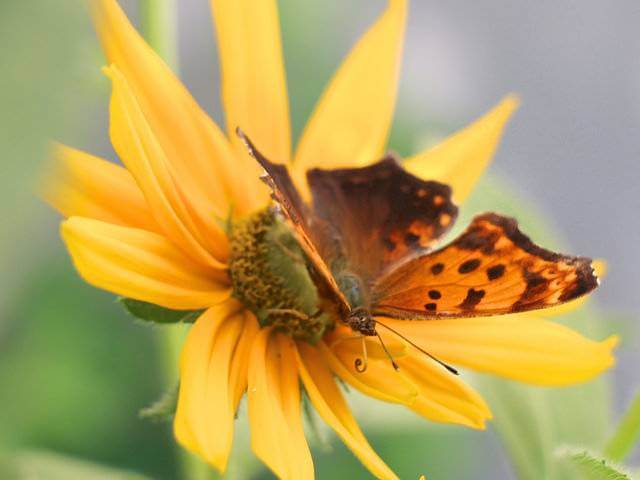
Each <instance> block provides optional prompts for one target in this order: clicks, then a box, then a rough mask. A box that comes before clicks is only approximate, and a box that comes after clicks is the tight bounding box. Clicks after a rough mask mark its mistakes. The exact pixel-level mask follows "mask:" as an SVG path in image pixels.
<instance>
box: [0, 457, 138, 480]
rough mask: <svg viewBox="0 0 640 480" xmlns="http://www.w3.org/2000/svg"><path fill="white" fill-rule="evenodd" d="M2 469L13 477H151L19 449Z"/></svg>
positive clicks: (135, 479)
mask: <svg viewBox="0 0 640 480" xmlns="http://www.w3.org/2000/svg"><path fill="white" fill-rule="evenodd" d="M0 471H1V472H2V473H3V475H4V473H5V472H11V476H10V477H4V476H3V477H2V478H11V479H14V480H29V479H36V478H46V479H47V480H148V477H145V476H143V475H140V474H137V473H133V472H128V471H123V470H117V469H114V468H111V467H106V466H104V465H99V464H96V463H93V462H89V461H86V460H81V459H78V458H73V457H70V456H66V455H61V454H57V453H53V452H45V451H26V452H19V453H17V454H15V455H13V456H12V457H11V458H7V459H6V460H4V459H3V461H2V462H1V463H0Z"/></svg>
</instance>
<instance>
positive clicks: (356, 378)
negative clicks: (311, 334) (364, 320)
mask: <svg viewBox="0 0 640 480" xmlns="http://www.w3.org/2000/svg"><path fill="white" fill-rule="evenodd" d="M358 343H360V342H358ZM318 348H319V349H320V352H321V353H322V357H323V359H324V361H325V362H326V363H327V365H329V368H331V370H332V371H333V373H335V374H336V375H337V376H338V377H340V378H341V379H342V380H344V381H345V382H347V383H348V384H349V385H351V386H352V387H354V388H356V389H357V390H360V391H361V392H362V393H364V394H365V395H369V396H370V397H374V398H377V399H379V400H383V401H386V402H394V403H403V404H406V405H410V404H411V403H413V401H414V400H415V398H416V396H417V395H418V390H417V388H416V387H415V386H414V385H413V384H412V383H411V382H410V381H408V380H407V379H406V378H405V376H404V374H403V373H402V372H399V371H395V370H394V369H393V367H392V366H391V362H390V361H389V359H388V358H386V357H385V358H384V359H376V358H374V357H369V359H368V361H367V369H366V370H365V371H364V372H358V371H356V369H355V361H356V359H360V360H363V356H362V351H359V352H356V353H354V352H352V351H350V350H348V349H342V348H340V346H338V347H335V348H333V350H332V349H330V348H329V347H328V346H327V345H325V344H324V342H320V343H319V344H318ZM394 358H395V357H394Z"/></svg>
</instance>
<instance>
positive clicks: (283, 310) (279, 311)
mask: <svg viewBox="0 0 640 480" xmlns="http://www.w3.org/2000/svg"><path fill="white" fill-rule="evenodd" d="M267 312H268V313H269V314H270V315H271V314H273V315H291V316H292V317H296V318H299V319H300V320H311V319H312V318H316V315H315V314H314V315H312V316H309V315H307V314H306V313H304V312H301V311H299V310H294V309H293V308H270V309H269V310H267Z"/></svg>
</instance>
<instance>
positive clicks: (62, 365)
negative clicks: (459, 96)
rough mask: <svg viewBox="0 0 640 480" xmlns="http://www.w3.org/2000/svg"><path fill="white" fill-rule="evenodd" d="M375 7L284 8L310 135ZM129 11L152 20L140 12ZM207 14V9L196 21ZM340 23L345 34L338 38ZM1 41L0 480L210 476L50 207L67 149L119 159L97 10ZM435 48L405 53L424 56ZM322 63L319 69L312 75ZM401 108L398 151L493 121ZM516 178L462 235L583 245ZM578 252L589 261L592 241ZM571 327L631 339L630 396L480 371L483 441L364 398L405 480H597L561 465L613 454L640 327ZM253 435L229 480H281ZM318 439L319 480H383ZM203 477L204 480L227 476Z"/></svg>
mask: <svg viewBox="0 0 640 480" xmlns="http://www.w3.org/2000/svg"><path fill="white" fill-rule="evenodd" d="M196 3H198V4H206V2H204V1H202V2H195V1H189V2H184V4H182V3H181V4H180V7H181V8H180V26H181V27H182V28H181V32H183V31H184V30H189V35H188V36H187V34H186V33H181V37H180V39H181V44H180V45H181V48H180V54H181V55H180V56H181V66H182V70H183V72H184V78H185V80H186V82H187V84H188V85H189V86H190V87H191V88H192V89H193V91H194V93H195V95H196V97H197V98H198V99H199V100H201V101H202V102H203V104H204V105H205V106H206V108H207V109H208V110H209V111H210V112H211V113H212V114H213V115H214V117H216V118H217V119H218V120H221V115H220V108H219V101H218V99H217V89H216V87H217V85H216V83H215V82H216V78H217V73H216V68H217V66H216V63H215V61H216V59H215V52H214V49H215V45H214V42H213V36H212V32H211V27H210V25H209V22H208V18H207V17H206V16H205V15H199V16H198V15H195V14H193V13H192V12H190V11H189V8H191V7H192V6H193V5H195V4H196ZM302 3H304V6H302V7H301V4H302ZM363 3H366V2H362V1H360V2H354V5H352V6H349V7H346V8H347V10H348V13H349V15H346V16H345V15H344V11H343V10H341V8H342V7H341V6H340V5H341V4H340V2H322V3H321V2H295V1H294V0H286V1H282V2H280V4H281V20H282V23H283V35H284V44H285V54H286V58H287V70H288V75H289V90H290V92H291V97H292V102H291V104H292V118H293V122H294V131H295V133H296V134H299V132H300V130H301V127H302V125H303V122H304V119H305V118H306V117H307V115H308V114H309V112H310V110H311V108H312V106H313V103H314V102H315V99H316V98H317V96H318V94H319V93H320V91H321V89H322V87H323V85H324V83H325V82H326V80H327V79H328V78H329V77H330V75H331V72H332V70H333V68H335V65H336V63H337V61H338V60H339V59H340V57H341V56H342V55H343V54H344V53H345V51H346V45H349V44H350V43H352V42H353V41H354V40H355V38H356V37H357V36H358V34H359V33H361V31H362V30H363V29H364V28H365V26H366V25H367V24H368V23H370V21H371V20H372V19H373V18H374V17H375V14H376V12H377V11H379V10H380V9H381V7H382V6H383V4H384V3H383V2H382V1H379V2H376V3H373V4H371V5H369V4H367V5H366V6H363V5H362V4H363ZM416 3H417V2H416ZM126 7H127V11H128V12H129V13H130V14H131V15H132V16H133V17H134V18H136V15H137V8H136V2H133V1H132V2H126ZM193 8H196V7H193ZM206 8H207V7H206V5H198V6H197V9H198V10H196V11H202V12H204V11H205V10H206ZM329 24H331V25H334V28H335V29H336V31H337V32H341V31H342V30H341V29H343V30H344V31H345V32H346V33H344V34H342V33H337V34H336V35H333V34H332V32H329V31H327V25H329ZM410 25H411V22H410ZM185 26H189V27H190V28H189V29H185V28H184V27H185ZM420 28H425V29H428V28H429V25H426V26H424V27H420ZM414 30H415V29H414ZM436 31H437V29H436ZM0 32H1V33H0V35H2V47H0V59H1V61H2V62H1V64H2V66H3V75H2V77H1V78H0V105H1V106H2V108H1V113H0V151H1V152H2V161H1V163H0V165H1V173H2V175H0V182H1V183H0V208H1V209H2V212H1V213H2V227H1V236H0V242H1V243H0V265H1V266H2V269H0V282H1V287H2V288H0V478H2V479H4V478H43V479H49V478H53V479H57V478H60V479H63V478H78V479H80V478H90V479H91V478H138V476H137V475H140V476H141V478H142V477H147V478H157V479H181V478H185V474H184V473H183V472H184V471H185V464H186V465H187V468H190V469H191V470H192V471H197V470H199V468H198V467H194V466H193V463H192V462H193V460H188V459H187V460H185V455H184V454H183V453H180V452H179V450H178V449H177V447H176V446H175V445H174V443H173V440H172V435H171V428H170V425H169V424H167V423H153V422H150V421H147V420H142V419H140V418H139V417H138V411H139V410H140V409H141V408H142V407H144V406H146V405H148V404H149V403H151V402H153V401H154V400H155V399H156V398H157V397H158V396H159V395H160V394H161V393H162V392H163V391H164V390H165V389H166V387H167V385H170V384H171V383H172V382H173V379H170V378H167V375H166V373H165V371H164V366H165V365H166V361H167V360H166V355H167V347H166V343H165V342H164V341H163V340H162V338H163V334H162V333H161V332H159V331H158V328H151V327H149V326H147V325H142V324H141V323H137V322H135V321H133V320H132V319H131V318H129V317H128V316H127V315H126V314H125V313H124V312H123V310H122V309H121V308H120V307H119V306H118V305H117V304H116V303H115V301H114V298H113V296H112V295H109V294H106V293H103V292H100V291H98V290H96V289H93V288H91V287H89V286H88V285H86V284H84V283H83V282H82V281H81V280H80V279H79V277H78V276H77V275H76V273H75V272H74V271H73V269H72V267H71V263H70V261H69V259H68V257H67V254H66V252H65V251H64V248H63V245H62V243H61V241H60V239H59V236H58V233H57V228H58V227H57V225H58V222H59V220H58V218H57V215H56V214H55V213H54V212H52V211H51V210H49V209H48V208H47V207H46V206H45V205H43V204H42V203H41V202H40V201H39V200H38V199H37V197H36V195H35V191H36V188H37V182H38V180H39V177H40V172H41V169H42V166H43V163H44V162H45V160H46V158H47V154H48V149H49V146H50V140H52V139H59V140H62V141H64V142H65V143H69V144H72V145H74V146H77V147H79V148H84V149H88V150H91V151H94V152H97V153H100V154H103V155H105V156H107V157H109V158H114V156H113V153H112V152H111V151H110V149H109V147H108V139H107V130H106V129H107V119H106V105H107V101H108V95H109V90H108V84H107V81H106V79H105V78H103V77H102V76H101V74H100V66H101V65H102V62H103V60H102V57H101V54H100V51H99V48H98V45H97V42H96V40H95V38H94V34H93V32H92V29H91V26H90V24H89V21H88V17H87V15H86V11H85V4H84V2H81V1H77V0H55V1H54V0H49V1H47V0H40V1H36V0H25V1H20V2H13V1H3V2H0ZM183 36H184V38H183ZM409 38H410V39H411V38H415V35H414V36H413V37H411V36H410V37H409ZM444 38H445V39H446V38H447V36H446V35H445V36H444ZM420 48H421V45H420V44H418V45H412V44H411V43H408V44H407V49H408V50H413V51H415V50H419V49H420ZM309 52H313V57H312V58H313V68H309V65H308V63H306V62H305V58H306V57H308V55H309ZM411 58H415V54H414V55H413V56H412V57H411ZM636 60H637V59H636ZM405 71H406V70H405ZM410 71H412V70H410ZM429 75H430V76H438V75H439V72H438V71H431V72H429ZM517 86H518V85H516V86H514V87H517ZM508 88H513V87H508ZM507 91H508V89H507V90H504V91H500V92H499V94H502V93H507ZM484 93H485V94H486V90H485V91H484ZM405 95H406V91H405ZM402 98H403V97H402V96H401V105H400V106H401V108H400V110H399V112H398V115H397V117H396V122H395V125H394V130H393V134H392V138H391V143H390V145H391V147H392V148H393V149H395V150H396V151H399V152H400V153H409V152H412V151H414V150H415V148H416V146H417V145H419V144H420V145H422V144H424V143H429V142H432V141H433V140H435V139H437V138H438V137H440V136H441V135H442V134H444V133H448V132H450V131H452V130H454V129H455V128H459V127H460V126H462V124H463V123H464V122H465V121H468V120H471V119H472V118H473V117H474V116H475V115H478V114H479V113H481V112H482V110H483V109H485V108H488V107H489V106H490V103H487V104H485V105H482V108H479V109H475V106H476V104H475V103H474V102H469V104H468V105H469V111H466V110H467V109H465V107H464V103H463V104H462V105H460V104H457V105H456V106H455V108H456V109H457V112H458V113H456V114H454V115H451V116H448V117H447V116H445V117H444V118H442V117H441V116H438V115H437V113H438V112H434V114H433V116H431V117H428V116H427V117H425V113H424V112H422V111H419V112H418V111H416V110H415V109H412V108H411V106H410V105H407V103H408V102H406V101H404V102H403V101H402ZM497 98H498V96H494V97H493V98H492V99H491V100H490V101H489V102H492V101H494V100H497ZM525 100H527V101H529V100H530V99H527V98H525ZM436 110H437V109H436ZM460 112H462V113H460ZM458 118H462V119H464V120H462V122H461V123H460V122H458ZM508 136H509V133H507V137H508ZM499 158H502V157H500V156H499ZM538 161H539V160H538ZM507 170H508V169H507ZM506 173H508V172H505V171H502V170H500V169H499V168H498V169H495V170H492V173H491V175H490V176H488V177H487V178H486V179H484V180H483V182H482V184H481V185H480V187H479V188H478V189H477V191H476V192H475V194H474V196H473V198H472V199H471V201H470V202H469V204H466V205H465V210H464V215H463V218H462V219H461V220H460V224H464V223H465V220H466V219H468V218H469V217H470V216H471V215H472V214H473V213H476V212H478V211H481V210H499V211H502V212H504V213H507V214H512V215H516V216H518V217H519V218H520V219H521V221H522V224H523V227H524V228H525V229H526V230H527V231H531V232H534V238H535V239H536V240H539V241H545V242H546V243H547V244H548V245H550V246H556V247H563V246H566V245H567V244H572V243H574V242H569V241H567V240H564V239H563V237H564V236H565V235H566V232H565V231H564V230H563V229H559V228H552V227H553V225H554V223H555V222H556V221H557V220H558V219H557V218H555V217H553V216H549V215H544V216H543V215H541V214H540V213H539V212H537V210H536V209H535V208H534V205H535V204H536V203H535V202H532V201H530V200H526V199H524V198H523V197H526V195H524V196H523V195H522V192H520V191H519V190H520V189H519V188H515V187H514V186H513V185H514V180H513V179H512V177H511V176H505V174H506ZM633 173H637V172H630V174H633ZM507 178H509V179H510V180H509V181H507V180H506V179H507ZM581 214H583V215H587V216H588V212H587V213H584V211H582V212H581ZM578 243H580V244H581V245H588V244H589V242H588V238H587V239H586V240H585V239H584V237H583V236H581V237H580V240H579V242H578ZM616 253H618V252H616ZM606 254H607V251H603V252H602V255H603V256H605V255H606ZM633 255H634V258H633V259H632V260H633V261H637V257H638V255H637V253H635V252H633ZM608 310H615V309H614V308H608ZM627 310H631V309H629V308H627ZM566 322H567V323H568V324H571V326H572V327H574V328H577V329H579V330H581V331H584V332H586V333H588V334H589V335H591V336H593V337H597V338H603V337H604V336H605V335H606V334H608V333H611V332H614V331H615V332H620V333H622V335H623V338H624V340H625V342H624V343H623V346H622V349H621V359H622V360H621V362H622V369H621V371H622V372H623V373H622V374H619V375H617V377H616V385H617V388H614V385H612V382H611V380H612V379H611V378H609V377H603V378H601V379H598V380H597V381H594V382H592V383H590V384H588V385H586V386H581V387H572V388H565V389H558V390H553V391H552V390H548V389H541V388H529V387H525V386H521V385H514V384H509V383H507V382H503V381H501V380H496V379H487V378H475V377H472V376H471V375H470V374H467V373H465V376H466V377H467V378H471V379H472V381H473V382H474V383H476V384H477V386H478V388H479V389H480V390H481V391H482V392H483V393H484V394H485V395H486V396H487V398H488V400H489V402H490V404H491V405H492V407H493V411H494V415H495V417H496V419H495V421H493V422H492V424H491V427H490V428H489V429H488V430H487V431H484V432H476V431H470V430H466V429H464V428H461V427H452V426H438V425H433V424H429V423H428V422H426V421H416V417H414V416H413V415H412V414H409V413H406V412H402V411H400V408H399V407H393V408H389V407H388V406H385V405H382V404H381V403H379V402H374V401H371V400H367V399H364V398H361V397H360V396H359V395H356V394H352V396H351V400H352V404H353V405H354V408H355V409H356V412H357V416H358V417H359V418H361V419H362V422H363V425H364V427H363V428H364V430H365V432H366V433H367V435H368V436H369V438H370V439H371V442H372V444H373V445H374V446H375V447H376V448H377V449H378V451H379V453H380V454H381V456H382V457H383V458H384V459H385V460H387V461H388V462H389V464H390V465H391V466H392V467H393V468H394V469H395V470H396V471H397V472H398V473H399V474H400V476H401V478H403V479H404V478H413V479H416V478H418V475H419V474H421V473H425V474H427V478H428V479H431V480H438V479H475V478H500V479H509V478H526V479H546V478H549V479H558V480H559V479H567V478H569V479H570V478H583V477H581V476H580V474H579V473H576V472H575V471H574V470H571V469H569V468H568V466H567V465H565V464H564V463H563V461H559V460H558V459H557V455H556V453H557V452H556V450H557V448H558V447H560V446H562V445H572V446H577V447H580V448H582V447H588V448H591V449H594V450H596V451H598V450H600V449H601V448H602V446H603V445H604V442H605V439H606V438H607V436H608V435H609V434H610V433H611V431H612V430H613V427H614V423H613V422H614V419H616V418H617V417H619V415H620V413H621V412H622V410H623V409H624V406H625V404H626V403H627V401H628V400H629V399H630V396H631V394H632V393H633V391H634V390H635V388H637V386H638V376H637V374H636V375H635V377H634V374H633V373H631V374H629V373H628V372H635V370H634V369H633V368H632V366H633V365H634V362H635V360H636V359H637V342H636V341H637V330H634V328H635V327H632V325H635V322H634V316H633V315H631V314H621V313H619V312H617V313H616V314H615V315H614V314H611V313H604V312H603V311H602V310H598V309H597V308H595V307H594V306H593V305H590V306H589V308H588V309H586V310H585V311H582V312H580V313H576V314H573V316H572V317H571V318H567V319H566ZM166 328H172V327H166ZM625 365H626V367H625ZM618 371H620V370H618ZM624 372H627V373H624ZM372 413H375V415H372ZM372 417H373V418H375V420H371V419H372ZM238 423H239V434H238V441H237V442H236V443H237V444H238V445H237V449H236V450H237V451H236V453H235V454H234V461H233V462H232V466H231V470H230V474H229V478H237V479H245V478H256V479H257V478H271V476H270V474H269V473H268V472H266V471H264V470H263V469H262V468H261V467H260V465H259V464H257V463H256V462H255V461H254V460H253V459H252V457H251V455H250V454H248V453H247V431H246V422H245V421H244V420H243V411H242V410H241V415H240V419H239V421H238ZM319 437H320V438H315V437H313V438H312V442H313V446H314V450H315V458H316V464H317V472H318V477H319V478H335V479H342V478H344V479H353V478H366V477H367V474H366V472H365V471H364V470H363V469H362V468H361V467H360V465H359V464H358V462H357V460H355V459H354V457H353V456H352V455H351V454H350V453H349V452H348V451H347V450H346V449H345V448H344V447H343V446H341V444H340V443H339V442H336V441H335V439H334V438H333V437H332V436H331V435H330V434H329V433H328V432H326V430H324V429H321V431H320V435H319ZM97 465H100V466H99V467H98V466H97ZM132 472H136V473H135V474H134V473H132ZM199 472H200V473H199V475H200V478H214V474H213V473H212V472H206V471H205V470H199Z"/></svg>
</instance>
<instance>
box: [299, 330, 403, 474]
mask: <svg viewBox="0 0 640 480" xmlns="http://www.w3.org/2000/svg"><path fill="white" fill-rule="evenodd" d="M298 351H299V354H300V355H299V361H300V376H301V377H302V381H303V383H304V387H305V390H306V392H307V394H308V395H309V398H310V399H311V402H312V403H313V405H314V407H315V408H316V410H317V411H318V414H319V415H320V416H321V417H322V418H323V419H324V421H325V422H327V424H329V426H331V428H333V430H334V431H335V432H336V434H337V435H338V436H339V437H340V438H341V439H342V441H343V442H344V443H345V444H346V445H347V446H348V447H349V448H350V449H351V451H352V452H353V453H354V455H355V456H356V457H358V459H359V460H360V461H361V462H362V463H363V464H364V466H365V467H367V468H368V469H369V471H370V472H371V473H372V474H373V475H374V476H375V477H376V478H380V479H397V478H398V477H397V476H396V475H395V474H394V473H393V472H392V471H391V470H390V469H389V467H387V465H385V463H384V462H383V461H382V460H381V459H380V457H378V455H377V454H376V453H375V452H374V451H373V449H372V448H371V445H369V442H367V440H366V438H365V437H364V435H363V434H362V431H361V430H360V427H358V424H357V423H356V420H355V419H354V418H353V415H352V414H351V410H350V409H349V406H348V405H347V403H346V402H345V400H344V397H343V396H342V393H340V390H339V389H338V386H337V385H336V382H335V380H334V379H333V376H332V374H331V370H329V368H328V367H327V366H326V364H325V362H324V360H323V358H322V356H321V354H320V352H319V351H318V349H317V348H315V347H312V346H311V345H308V344H305V343H301V344H299V345H298Z"/></svg>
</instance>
